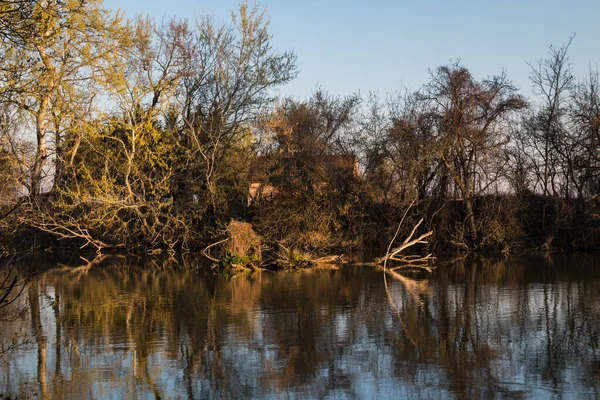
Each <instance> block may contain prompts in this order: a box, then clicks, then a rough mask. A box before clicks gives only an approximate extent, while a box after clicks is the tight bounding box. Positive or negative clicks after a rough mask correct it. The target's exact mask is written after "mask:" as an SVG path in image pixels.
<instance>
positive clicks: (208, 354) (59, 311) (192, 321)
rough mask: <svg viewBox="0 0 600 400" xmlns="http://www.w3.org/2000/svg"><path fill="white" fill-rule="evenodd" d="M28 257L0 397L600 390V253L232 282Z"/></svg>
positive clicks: (578, 393) (188, 272)
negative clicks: (29, 270)
mask: <svg viewBox="0 0 600 400" xmlns="http://www.w3.org/2000/svg"><path fill="white" fill-rule="evenodd" d="M28 262H29V263H30V264H31V265H34V267H35V269H36V270H37V273H36V280H35V281H33V282H32V283H31V284H30V286H29V287H28V288H27V290H26V291H25V293H24V294H23V296H22V297H21V305H23V306H27V308H26V309H25V311H24V312H23V313H21V314H20V315H18V316H17V317H16V318H15V319H13V320H12V321H2V322H1V323H0V340H1V341H2V343H4V345H5V346H6V345H7V344H9V343H10V341H11V340H13V339H14V338H15V333H16V334H17V336H16V337H18V338H30V339H31V340H30V343H29V344H24V345H22V346H20V347H18V348H17V349H15V350H13V351H10V352H8V353H7V354H5V355H4V357H3V358H2V359H1V360H0V398H1V397H2V396H1V394H4V395H7V396H12V397H18V395H21V396H22V397H27V398H29V397H37V398H49V399H54V398H72V399H88V398H111V399H119V398H148V399H152V398H182V399H188V398H189V399H204V398H218V399H220V398H235V399H250V398H273V399H278V398H283V399H287V398H292V399H296V398H335V399H338V398H356V399H369V398H377V399H383V398H435V399H437V398H473V399H474V398H489V397H498V398H532V397H533V398H577V399H580V398H600V256H598V255H591V254H587V255H575V256H566V255H557V256H554V255H553V256H545V257H542V256H530V257H519V258H510V259H504V258H497V259H486V258H481V257H480V258H473V259H456V260H445V261H440V262H439V263H438V264H439V267H438V268H437V269H436V270H434V271H433V272H432V273H427V272H410V271H401V270H397V271H396V272H395V273H388V274H384V272H383V271H382V270H381V269H376V268H373V267H364V266H352V265H345V266H342V267H340V268H339V269H318V270H306V271H302V272H278V273H274V272H262V273H254V274H248V275H243V276H238V277H235V278H233V279H231V278H226V277H223V276H221V275H215V274H213V273H211V272H210V271H209V270H207V269H206V268H204V267H200V268H195V269H193V268H190V265H189V264H190V263H187V265H186V266H182V265H181V264H183V263H182V262H181V260H180V261H179V262H176V261H174V260H170V261H157V260H153V261H148V260H146V261H141V260H130V259H125V258H115V257H113V258H106V259H104V260H101V261H100V262H98V263H95V264H89V265H86V263H82V262H79V264H81V265H79V266H78V265H77V263H76V262H73V261H72V260H71V261H69V262H68V263H66V264H67V265H65V262H64V261H63V263H59V262H57V261H50V260H48V259H47V260H44V261H40V260H29V261H28ZM42 264H50V265H42ZM191 264H192V265H193V262H192V263H191Z"/></svg>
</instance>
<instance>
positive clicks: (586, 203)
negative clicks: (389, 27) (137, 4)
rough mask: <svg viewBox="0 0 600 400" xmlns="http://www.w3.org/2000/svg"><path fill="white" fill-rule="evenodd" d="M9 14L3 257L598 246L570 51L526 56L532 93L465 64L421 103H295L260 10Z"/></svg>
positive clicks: (587, 105)
mask: <svg viewBox="0 0 600 400" xmlns="http://www.w3.org/2000/svg"><path fill="white" fill-rule="evenodd" d="M0 7H1V8H0V13H2V18H3V20H5V21H6V23H3V24H2V27H0V40H1V41H2V50H0V56H1V57H0V60H1V61H0V256H2V255H10V254H12V253H14V252H18V251H23V250H29V249H37V250H40V251H61V250H63V249H85V250H92V251H96V252H98V253H110V252H121V253H138V254H154V255H156V254H161V253H175V252H178V253H186V252H194V251H200V252H202V253H203V254H204V255H205V256H206V257H207V258H208V259H210V260H212V261H214V263H215V265H216V266H217V268H221V269H232V268H233V269H235V268H259V267H265V266H269V267H270V268H285V269H296V268H303V267H306V266H313V265H319V264H322V263H325V264H326V263H338V262H343V257H342V256H341V255H342V254H351V253H356V252H357V251H363V252H364V251H368V252H369V253H372V254H378V255H381V254H384V257H383V258H382V259H378V260H376V262H379V261H381V260H384V262H385V261H387V260H388V259H389V256H390V254H393V253H394V252H395V251H396V250H398V249H399V248H396V249H395V250H393V249H392V246H391V245H390V247H388V250H387V252H386V246H388V245H389V242H390V239H391V238H392V237H394V238H396V237H397V238H408V239H406V241H405V242H403V244H401V245H400V247H402V246H403V245H406V244H407V243H411V242H412V241H413V238H417V239H418V240H417V239H415V240H416V242H414V243H412V244H411V246H413V245H414V246H415V247H414V249H415V251H416V252H418V253H419V254H423V255H425V256H421V255H419V256H415V257H413V256H411V255H410V254H404V252H401V251H398V252H396V254H395V256H396V258H398V259H397V260H392V261H400V262H403V263H405V264H411V263H413V264H414V262H413V261H415V260H419V261H423V262H427V261H429V260H430V259H431V258H432V256H431V255H430V253H433V252H434V251H436V252H437V251H444V250H452V251H457V250H458V251H460V252H465V253H468V252H478V251H488V250H493V251H501V252H504V253H514V252H519V251H528V250H529V251H532V250H533V251H552V250H559V249H564V250H598V249H600V79H599V77H600V75H599V73H598V71H594V70H592V71H590V73H589V74H588V76H586V77H583V78H581V79H579V78H576V77H574V74H573V70H572V67H571V64H570V62H569V58H568V49H569V46H570V44H571V41H572V40H574V38H569V39H568V40H567V42H566V43H565V44H564V45H562V46H560V47H551V48H550V49H549V52H548V55H547V56H546V57H545V58H543V59H541V60H539V61H537V62H532V63H530V66H531V75H530V81H531V83H532V85H533V87H534V97H533V98H526V97H525V96H524V95H522V94H521V93H520V92H519V90H518V89H517V88H516V87H515V86H514V85H513V84H512V82H511V80H510V79H509V78H508V76H507V75H506V74H505V73H504V72H502V73H501V74H499V75H491V76H489V77H484V78H476V77H474V76H473V75H472V74H471V73H470V72H469V70H468V69H467V68H466V67H465V66H463V65H462V64H460V63H459V62H452V63H450V64H448V65H444V66H440V67H438V68H436V69H433V70H431V72H430V79H429V81H428V82H426V83H425V84H424V85H423V86H422V87H421V89H419V90H418V91H416V92H409V91H405V92H400V93H397V94H394V95H389V96H387V98H386V99H381V98H380V97H378V96H377V95H374V94H371V95H369V96H368V97H367V98H362V97H361V96H359V95H352V96H348V97H338V96H335V95H330V94H327V93H325V92H323V91H321V90H316V91H315V92H314V94H313V95H312V97H311V98H309V99H305V100H297V99H291V98H284V99H282V98H277V97H276V96H275V92H276V90H277V88H279V87H281V86H282V85H284V84H286V83H288V82H289V81H291V80H292V79H294V77H295V76H296V75H297V74H298V66H297V64H296V57H295V55H294V53H293V52H285V51H284V52H281V51H278V50H276V49H275V48H274V47H273V46H272V36H271V34H270V33H269V29H268V19H267V16H266V15H265V14H264V12H263V11H262V9H261V8H259V7H258V6H255V7H249V6H248V5H247V4H245V3H244V4H242V5H241V6H240V8H239V10H238V11H237V13H234V14H233V17H232V20H231V22H230V23H228V24H218V23H217V22H216V21H215V20H214V19H213V18H212V17H209V16H205V17H200V18H198V19H197V20H195V21H189V20H186V19H173V20H169V21H165V22H163V23H160V24H158V23H156V22H154V21H153V20H151V19H149V18H146V17H136V18H133V19H125V18H124V17H123V15H121V14H120V13H116V12H113V11H111V10H108V9H106V8H104V7H103V5H102V3H101V2H100V1H97V0H89V1H79V0H75V1H68V2H60V1H44V2H41V1H37V0H34V1H28V2H23V1H20V0H10V1H8V2H5V4H4V3H3V5H2V6H0ZM403 215H404V217H403ZM423 235H426V236H423ZM425 238H427V243H425V240H424V239H425ZM411 246H407V247H406V248H404V249H402V250H407V248H408V247H411ZM411 250H412V249H411ZM332 254H333V255H332ZM426 254H429V255H428V256H427V255H426ZM422 257H424V258H422ZM427 257H429V258H427Z"/></svg>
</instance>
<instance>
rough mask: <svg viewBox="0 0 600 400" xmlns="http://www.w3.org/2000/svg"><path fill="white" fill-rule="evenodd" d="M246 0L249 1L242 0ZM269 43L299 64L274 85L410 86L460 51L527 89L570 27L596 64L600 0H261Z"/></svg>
mask: <svg viewBox="0 0 600 400" xmlns="http://www.w3.org/2000/svg"><path fill="white" fill-rule="evenodd" d="M249 4H250V5H252V4H254V3H253V2H249ZM105 5H106V6H107V7H110V8H121V9H123V10H125V11H126V13H127V15H129V16H132V15H135V14H139V13H142V14H148V15H150V16H152V17H154V18H156V19H158V20H160V19H161V18H163V17H167V18H168V17H171V16H180V17H189V18H193V17H194V15H202V14H204V13H208V14H211V15H213V16H214V17H215V18H216V19H217V20H222V21H224V22H225V21H227V20H228V19H229V17H230V11H231V10H232V9H237V7H238V5H239V1H233V0H205V1H192V0H166V1H165V0H146V1H139V0H137V1H135V0H120V1H119V0H105ZM259 5H260V6H261V7H264V8H266V11H267V15H268V16H269V18H270V21H271V25H270V27H271V33H272V34H273V35H274V44H275V46H276V48H278V49H280V50H292V51H294V52H295V53H296V55H297V57H298V66H299V69H300V74H299V76H298V78H296V80H294V81H293V82H292V83H290V84H288V85H287V86H286V87H284V88H282V89H281V94H282V95H292V96H295V97H305V96H308V95H310V93H311V92H312V91H313V90H314V89H315V88H316V87H317V86H320V87H321V88H322V89H324V90H325V91H327V92H330V93H332V94H337V95H348V94H351V93H355V92H359V91H360V93H361V94H363V95H366V94H367V93H368V92H369V91H377V92H378V93H379V94H380V95H382V96H385V94H386V93H388V92H391V91H394V90H399V89H401V88H402V87H403V85H404V86H408V87H409V88H411V89H418V88H419V87H420V86H421V85H422V84H424V83H425V82H426V81H427V79H428V70H429V69H434V68H435V67H437V66H438V65H442V64H445V63H448V61H450V60H455V59H458V58H460V60H461V61H462V63H463V65H464V66H466V67H467V68H469V69H470V70H471V71H472V72H473V74H474V75H475V76H476V77H478V78H481V77H483V76H488V75H494V74H498V73H500V72H501V71H502V69H503V68H504V69H505V70H506V71H507V73H508V76H509V77H510V78H511V79H512V80H513V82H514V83H515V84H516V85H517V86H519V87H520V88H521V89H522V93H523V94H525V95H527V96H529V95H531V85H530V84H529V81H528V78H527V77H528V75H529V71H530V68H529V66H528V65H527V62H535V61H536V60H539V59H540V58H542V57H544V56H545V55H546V54H547V53H548V47H549V46H550V45H557V46H560V45H561V44H562V43H564V42H566V41H567V40H568V38H569V36H571V35H572V34H574V33H576V37H575V39H574V41H573V43H572V45H571V48H570V52H569V54H570V59H571V62H572V64H573V67H574V71H575V75H576V76H583V75H585V74H586V73H587V72H588V71H589V68H590V67H592V68H594V69H595V68H596V67H597V66H598V65H599V64H600V0H579V1H578V0H573V1H566V0H562V1H558V0H520V1H516V0H503V1H499V0H479V1H476V0H453V1H452V0H446V1H442V0H439V1H418V0H412V1H403V0H396V1H392V0H371V1H358V0H321V1H318V0H295V1H291V0H264V1H261V2H259Z"/></svg>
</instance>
